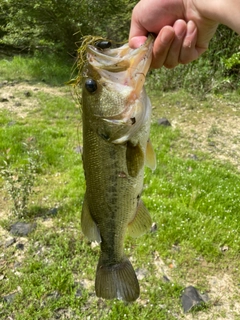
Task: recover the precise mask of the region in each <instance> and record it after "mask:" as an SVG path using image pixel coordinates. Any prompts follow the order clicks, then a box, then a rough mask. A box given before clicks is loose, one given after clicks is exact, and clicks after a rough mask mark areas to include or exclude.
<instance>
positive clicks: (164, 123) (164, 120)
mask: <svg viewBox="0 0 240 320" xmlns="http://www.w3.org/2000/svg"><path fill="white" fill-rule="evenodd" d="M157 124H158V125H159V126H165V127H170V126H171V123H170V122H169V121H168V119H167V118H160V119H158V120H157Z"/></svg>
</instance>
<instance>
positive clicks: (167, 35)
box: [160, 29, 174, 44]
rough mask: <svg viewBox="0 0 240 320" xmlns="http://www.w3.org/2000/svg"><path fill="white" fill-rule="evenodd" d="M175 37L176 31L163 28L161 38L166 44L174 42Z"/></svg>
mask: <svg viewBox="0 0 240 320" xmlns="http://www.w3.org/2000/svg"><path fill="white" fill-rule="evenodd" d="M173 37H174V31H172V30H169V29H167V30H163V32H162V34H161V36H160V38H161V41H162V42H163V43H164V44H169V43H171V42H172V40H173Z"/></svg>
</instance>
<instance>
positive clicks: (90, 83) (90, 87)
mask: <svg viewBox="0 0 240 320" xmlns="http://www.w3.org/2000/svg"><path fill="white" fill-rule="evenodd" d="M85 88H86V89H87V91H88V92H90V93H93V92H95V91H96V90H97V82H96V81H95V80H93V79H87V80H86V81H85Z"/></svg>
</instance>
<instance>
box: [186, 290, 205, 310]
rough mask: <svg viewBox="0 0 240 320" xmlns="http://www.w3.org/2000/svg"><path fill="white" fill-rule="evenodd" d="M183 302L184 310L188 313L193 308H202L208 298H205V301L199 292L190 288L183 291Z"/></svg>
mask: <svg viewBox="0 0 240 320" xmlns="http://www.w3.org/2000/svg"><path fill="white" fill-rule="evenodd" d="M181 300H182V306H183V310H184V312H185V313H186V312H188V311H189V310H191V309H192V308H193V307H195V306H200V305H201V304H203V303H205V302H206V301H207V300H208V298H207V297H205V299H203V296H202V295H201V294H200V293H199V292H198V290H197V289H196V288H195V287H193V286H189V287H186V288H185V289H184V290H183V293H182V297H181Z"/></svg>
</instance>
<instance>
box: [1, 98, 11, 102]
mask: <svg viewBox="0 0 240 320" xmlns="http://www.w3.org/2000/svg"><path fill="white" fill-rule="evenodd" d="M8 101H9V100H8V98H5V97H1V98H0V102H8Z"/></svg>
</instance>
